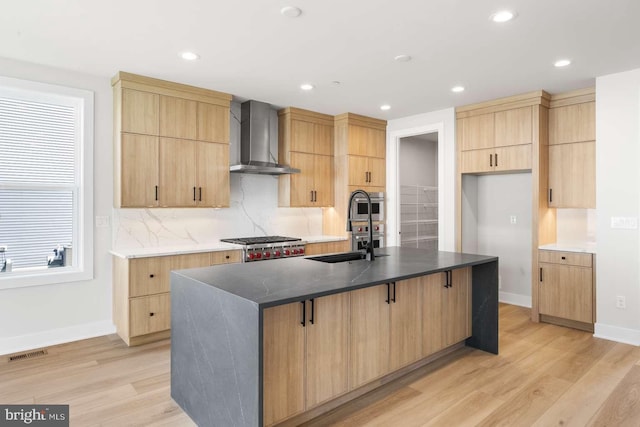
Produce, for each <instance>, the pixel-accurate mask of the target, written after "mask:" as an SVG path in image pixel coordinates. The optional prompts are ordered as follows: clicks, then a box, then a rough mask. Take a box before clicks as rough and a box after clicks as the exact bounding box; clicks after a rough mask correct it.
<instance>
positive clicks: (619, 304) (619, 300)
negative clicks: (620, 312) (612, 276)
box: [616, 295, 627, 308]
mask: <svg viewBox="0 0 640 427" xmlns="http://www.w3.org/2000/svg"><path fill="white" fill-rule="evenodd" d="M616 308H627V299H626V298H625V297H623V296H620V295H618V296H617V297H616Z"/></svg>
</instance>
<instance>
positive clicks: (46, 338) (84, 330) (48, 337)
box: [0, 320, 116, 355]
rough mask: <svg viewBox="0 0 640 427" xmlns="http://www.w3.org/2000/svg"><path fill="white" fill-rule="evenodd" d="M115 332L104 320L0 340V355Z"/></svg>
mask: <svg viewBox="0 0 640 427" xmlns="http://www.w3.org/2000/svg"><path fill="white" fill-rule="evenodd" d="M115 331H116V327H115V326H114V324H113V323H111V321H109V320H105V321H102V322H93V323H87V324H84V325H78V326H70V327H68V328H59V329H52V330H49V331H44V332H38V333H36V334H29V335H21V336H17V337H10V338H0V355H4V354H12V353H18V352H21V351H25V350H33V349H36V348H42V347H48V346H52V345H57V344H64V343H68V342H72V341H79V340H84V339H87V338H94V337H100V336H103V335H109V334H113V333H115Z"/></svg>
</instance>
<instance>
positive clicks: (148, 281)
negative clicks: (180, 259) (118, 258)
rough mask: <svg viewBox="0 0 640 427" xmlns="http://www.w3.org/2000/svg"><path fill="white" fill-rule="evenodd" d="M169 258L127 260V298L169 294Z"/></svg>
mask: <svg viewBox="0 0 640 427" xmlns="http://www.w3.org/2000/svg"><path fill="white" fill-rule="evenodd" d="M170 269H171V259H170V257H149V258H133V259H131V260H129V296H130V297H138V296H143V295H152V294H159V293H163V292H169V270H170Z"/></svg>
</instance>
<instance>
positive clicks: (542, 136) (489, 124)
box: [456, 91, 556, 322]
mask: <svg viewBox="0 0 640 427" xmlns="http://www.w3.org/2000/svg"><path fill="white" fill-rule="evenodd" d="M550 98H551V96H550V95H549V94H548V93H546V92H544V91H535V92H529V93H525V94H522V95H516V96H512V97H508V98H502V99H497V100H492V101H487V102H483V103H480V104H473V105H468V106H464V107H460V108H457V109H456V138H457V144H456V145H457V153H458V173H457V179H456V223H457V227H456V229H457V234H456V247H457V250H459V251H461V250H462V243H463V242H462V236H463V229H462V227H463V223H462V208H463V199H462V194H463V193H462V178H463V175H465V174H472V175H484V174H492V173H514V172H530V173H531V185H532V188H531V196H532V213H531V246H532V248H531V254H532V255H531V266H532V270H534V269H535V268H536V267H537V266H538V247H539V246H540V245H545V244H548V243H553V242H555V241H556V211H555V209H554V208H553V207H550V206H549V205H548V203H547V194H548V190H549V187H548V174H549V142H548V126H549V125H548V122H549V105H550ZM496 197H500V195H496ZM537 286H538V277H537V275H532V277H531V288H532V290H533V292H532V310H531V318H532V320H534V321H536V322H537V321H538V320H539V313H538V294H537V292H536V290H537Z"/></svg>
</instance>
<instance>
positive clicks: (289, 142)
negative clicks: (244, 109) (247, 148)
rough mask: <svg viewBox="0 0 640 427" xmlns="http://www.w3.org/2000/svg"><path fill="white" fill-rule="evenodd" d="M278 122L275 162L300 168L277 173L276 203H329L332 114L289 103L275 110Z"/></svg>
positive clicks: (296, 204) (332, 189) (331, 188)
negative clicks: (292, 171)
mask: <svg viewBox="0 0 640 427" xmlns="http://www.w3.org/2000/svg"><path fill="white" fill-rule="evenodd" d="M278 123H279V128H278V158H279V162H280V163H284V164H288V165H290V166H291V167H293V168H297V169H300V171H301V172H300V173H299V174H287V175H281V176H280V177H279V179H278V193H279V194H278V205H279V206H285V207H328V206H333V203H334V187H333V171H334V169H333V118H332V117H331V116H327V115H325V114H320V113H315V112H313V111H307V110H301V109H299V108H293V107H289V108H285V109H283V110H280V111H279V112H278Z"/></svg>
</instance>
